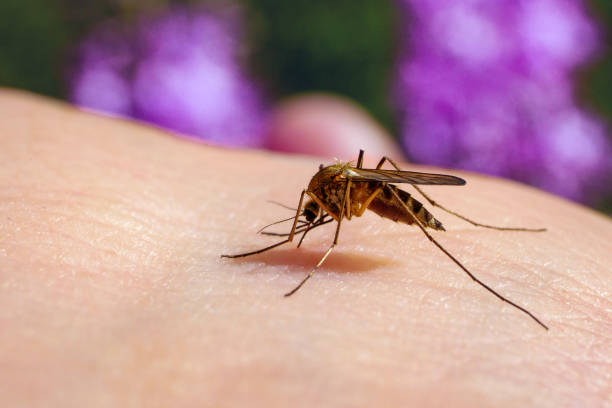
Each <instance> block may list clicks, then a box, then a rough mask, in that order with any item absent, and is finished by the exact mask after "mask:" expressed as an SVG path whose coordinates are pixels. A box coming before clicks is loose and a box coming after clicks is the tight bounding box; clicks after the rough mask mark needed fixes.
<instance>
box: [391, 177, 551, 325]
mask: <svg viewBox="0 0 612 408" xmlns="http://www.w3.org/2000/svg"><path fill="white" fill-rule="evenodd" d="M390 191H391V193H393V195H394V196H395V199H396V200H398V201H399V202H400V203H401V205H402V206H403V207H404V210H406V211H407V212H408V213H409V214H410V215H411V216H412V218H414V221H415V223H416V225H417V226H418V227H419V228H420V229H421V231H423V234H425V236H426V237H427V238H428V239H429V240H430V241H431V242H432V243H433V244H434V245H435V246H437V247H438V249H440V251H442V252H444V254H445V255H446V256H448V257H449V258H450V259H451V260H452V261H453V262H454V263H455V264H456V265H457V266H459V268H461V269H462V270H463V272H465V273H466V274H467V275H468V276H469V277H470V278H472V280H473V281H474V282H476V283H477V284H479V285H480V286H482V287H483V288H485V289H486V290H487V291H489V292H490V293H492V294H493V295H495V296H496V297H497V298H498V299H500V300H501V301H502V302H505V303H508V304H509V305H511V306H514V307H515V308H516V309H518V310H520V311H521V312H523V313H525V314H526V315H528V316H529V317H531V318H532V319H533V320H534V321H535V322H536V323H538V324H539V325H540V326H542V327H543V328H545V329H546V330H548V326H546V325H545V324H544V323H542V321H541V320H540V319H538V318H537V317H536V316H535V315H534V314H533V313H531V312H530V311H529V310H527V309H525V308H524V307H522V306H519V305H518V304H516V303H514V302H513V301H511V300H510V299H508V298H506V297H504V296H502V295H501V294H499V293H497V292H496V291H495V290H494V289H493V288H491V287H490V286H489V285H487V284H486V283H484V282H483V281H481V280H480V279H478V278H477V277H476V276H475V275H474V274H473V273H472V272H470V271H469V270H468V269H467V268H466V267H465V266H463V264H462V263H461V262H459V260H458V259H457V258H455V257H454V256H453V255H452V254H451V253H450V252H448V251H447V250H446V249H445V248H444V247H443V246H442V245H441V244H440V243H438V241H436V239H435V238H434V237H433V236H431V234H430V233H429V232H427V230H426V229H425V226H423V224H422V223H421V221H420V220H419V219H418V218H417V217H416V215H415V214H414V212H413V211H412V210H411V209H410V208H409V207H408V206H407V205H406V203H404V202H403V201H402V199H401V198H400V196H399V195H398V194H397V192H395V190H393V189H390Z"/></svg>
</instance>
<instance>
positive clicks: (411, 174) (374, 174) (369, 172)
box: [344, 167, 465, 186]
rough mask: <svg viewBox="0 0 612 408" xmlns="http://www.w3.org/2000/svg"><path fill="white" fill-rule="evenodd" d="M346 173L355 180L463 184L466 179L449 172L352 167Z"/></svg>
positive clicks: (447, 184)
mask: <svg viewBox="0 0 612 408" xmlns="http://www.w3.org/2000/svg"><path fill="white" fill-rule="evenodd" d="M344 175H345V176H347V177H350V178H351V180H353V181H370V180H376V181H382V182H385V183H408V184H438V185H446V186H462V185H464V184H465V180H464V179H462V178H459V177H455V176H450V175H448V174H435V173H419V172H417V171H402V170H378V169H357V168H355V167H350V168H348V169H346V170H345V171H344Z"/></svg>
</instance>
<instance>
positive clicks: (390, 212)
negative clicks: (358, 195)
mask: <svg viewBox="0 0 612 408" xmlns="http://www.w3.org/2000/svg"><path fill="white" fill-rule="evenodd" d="M391 189H393V190H395V192H396V193H397V195H398V196H399V197H400V198H401V199H402V201H403V202H404V203H405V204H406V206H408V208H410V210H411V211H412V213H413V214H415V215H416V217H417V218H418V220H419V221H421V223H422V224H423V225H424V226H425V227H429V228H432V229H435V230H442V231H444V227H443V226H442V223H441V222H440V221H438V220H436V219H435V218H434V216H433V215H432V214H431V213H430V212H429V211H427V210H426V209H425V207H424V206H423V204H422V203H421V202H420V201H418V200H417V199H415V198H413V197H412V196H411V195H410V193H407V192H406V191H404V190H401V189H399V188H397V187H395V186H393V185H386V186H385V187H384V188H383V190H382V191H381V192H380V193H379V194H378V196H376V198H375V199H374V200H372V202H371V203H370V205H369V206H368V210H372V211H374V212H375V213H376V214H378V215H379V216H381V217H383V218H388V219H390V220H393V221H395V222H402V223H404V224H414V218H413V217H412V215H410V213H408V212H407V211H406V209H405V208H404V206H403V205H402V204H401V203H398V202H397V198H395V196H394V195H393V193H392V192H391Z"/></svg>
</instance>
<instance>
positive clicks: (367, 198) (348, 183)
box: [221, 150, 548, 330]
mask: <svg viewBox="0 0 612 408" xmlns="http://www.w3.org/2000/svg"><path fill="white" fill-rule="evenodd" d="M363 154H364V152H363V150H360V151H359V157H358V159H357V163H356V165H355V166H353V165H352V164H351V163H350V162H348V163H340V162H339V163H336V164H332V165H330V166H326V167H324V166H323V165H321V166H320V167H319V171H318V172H317V173H316V174H315V175H314V176H313V177H312V179H311V180H310V183H309V184H308V188H307V189H304V190H302V193H301V194H300V200H299V203H298V206H297V208H296V209H293V208H291V207H287V206H285V205H283V204H280V203H276V202H273V203H275V204H278V205H281V206H283V207H285V208H288V209H291V210H294V211H295V215H294V216H293V217H290V218H288V219H285V220H281V221H279V222H275V223H272V224H269V225H267V226H265V227H264V228H262V229H261V230H259V232H260V233H262V234H265V235H272V236H280V237H286V239H284V240H283V241H280V242H277V243H275V244H273V245H270V246H268V247H265V248H261V249H258V250H255V251H251V252H246V253H242V254H235V255H221V256H222V257H224V258H240V257H245V256H250V255H255V254H260V253H262V252H265V251H268V250H270V249H273V248H276V247H278V246H281V245H284V244H286V243H288V242H292V241H293V239H294V238H295V236H296V235H299V234H301V237H300V240H299V241H298V247H299V246H300V245H301V244H302V241H303V240H304V238H305V236H306V234H307V233H308V232H309V231H312V230H313V229H314V228H318V227H320V226H321V225H325V224H328V223H330V222H332V221H336V222H337V225H336V232H335V234H334V240H333V242H332V244H331V245H330V247H329V248H328V249H327V251H325V253H324V254H323V256H322V257H321V260H320V261H319V262H318V263H317V264H316V265H315V266H314V267H313V268H312V270H311V271H310V273H309V274H308V275H306V277H305V278H304V279H303V280H302V281H301V282H300V283H299V284H298V285H297V286H296V287H295V288H293V289H292V290H291V291H289V292H287V293H286V294H285V296H286V297H288V296H291V295H293V294H294V293H295V292H297V291H298V290H299V289H300V288H301V287H302V286H303V285H304V284H305V283H306V281H308V279H310V278H311V277H312V276H313V274H314V273H315V271H316V270H317V269H318V268H319V267H320V266H321V265H322V264H323V262H325V260H326V259H327V257H328V256H329V255H330V254H331V252H332V250H333V249H334V247H335V246H336V245H337V244H338V236H339V234H340V226H341V225H342V221H343V220H345V219H346V220H351V218H352V217H353V216H355V217H360V216H361V215H363V213H364V212H365V210H371V211H373V212H375V213H376V214H378V215H380V216H381V217H384V218H388V219H391V220H393V221H396V222H401V223H405V224H408V225H412V224H416V226H417V227H418V228H419V229H420V230H421V231H422V232H423V233H424V234H425V236H426V237H427V238H428V239H429V240H430V241H431V242H432V243H433V244H434V245H435V246H436V247H438V249H440V251H442V252H443V253H444V254H445V255H446V256H447V257H448V258H450V259H451V260H452V261H453V262H454V263H455V264H456V265H457V266H459V268H461V270H463V271H464V272H465V273H466V274H467V275H468V276H469V277H470V278H471V279H472V280H474V281H475V282H476V283H478V284H479V285H480V286H482V287H483V288H484V289H486V290H487V291H489V292H490V293H492V294H493V295H495V296H496V297H497V298H498V299H500V300H501V301H503V302H505V303H507V304H509V305H511V306H513V307H514V308H516V309H518V310H520V311H521V312H523V313H525V314H526V315H528V316H529V317H531V318H532V319H533V320H534V321H535V322H537V323H538V324H539V325H540V326H542V327H543V328H545V329H546V330H548V326H546V325H545V324H544V323H543V322H542V321H541V320H540V319H538V318H537V317H536V316H535V315H534V314H533V313H531V312H530V311H529V310H527V309H526V308H524V307H522V306H520V305H518V304H517V303H515V302H513V301H511V300H510V299H508V298H506V297H505V296H503V295H501V294H500V293H498V292H497V291H495V290H494V289H493V288H491V287H490V286H488V285H487V284H486V283H484V282H483V281H481V280H480V279H479V278H477V277H476V276H475V275H474V274H473V273H472V272H470V271H469V270H468V269H467V268H466V267H465V266H464V265H463V264H462V263H461V262H460V261H459V260H458V259H457V258H456V257H455V256H453V255H452V254H451V253H450V252H448V251H447V250H446V249H445V248H444V247H443V246H442V245H441V244H440V243H439V242H438V241H437V240H436V239H435V238H434V237H433V236H432V235H431V234H430V233H429V232H428V231H427V229H428V228H429V229H433V230H440V231H445V229H444V227H443V226H442V223H441V222H440V221H438V220H437V219H436V218H434V216H433V215H432V214H431V213H430V212H429V211H428V210H427V209H425V207H424V206H423V204H422V203H421V202H419V201H417V200H416V199H415V198H413V197H412V195H410V194H409V193H408V192H406V191H404V190H401V189H399V188H398V187H396V186H395V185H394V184H411V185H412V186H413V187H414V188H415V189H416V190H417V191H418V192H419V193H420V194H421V195H422V196H423V197H424V198H425V200H426V201H427V202H428V203H429V204H431V205H432V206H434V207H437V208H440V209H441V210H443V211H445V212H447V213H449V214H452V215H454V216H456V217H458V218H461V219H462V220H464V221H467V222H469V223H470V224H472V225H474V226H478V227H483V228H489V229H495V230H500V231H529V232H542V231H546V229H544V228H518V227H496V226H492V225H487V224H482V223H479V222H476V221H473V220H471V219H469V218H467V217H464V216H463V215H460V214H458V213H456V212H454V211H451V210H449V209H447V208H446V207H444V206H442V205H440V204H439V203H437V202H436V201H434V200H432V199H431V198H430V197H429V196H428V195H427V194H425V193H424V192H423V191H422V190H421V189H420V188H419V187H418V185H452V186H461V185H464V184H465V180H463V179H461V178H459V177H456V176H451V175H447V174H435V173H421V172H415V171H405V170H401V169H400V168H399V166H398V165H397V164H395V162H394V161H393V160H392V159H390V158H389V157H386V156H384V157H383V158H382V159H381V160H380V161H379V162H378V165H377V166H376V168H374V169H364V168H363ZM385 162H389V163H390V164H391V165H392V166H393V167H394V168H395V169H394V170H385V169H382V166H383V164H384V163H385ZM306 196H308V200H307V201H306V202H304V197H306ZM302 218H303V219H302ZM289 220H293V225H292V227H291V230H290V232H289V233H274V232H266V231H265V229H266V228H268V227H269V226H271V225H275V224H278V223H280V222H284V221H289Z"/></svg>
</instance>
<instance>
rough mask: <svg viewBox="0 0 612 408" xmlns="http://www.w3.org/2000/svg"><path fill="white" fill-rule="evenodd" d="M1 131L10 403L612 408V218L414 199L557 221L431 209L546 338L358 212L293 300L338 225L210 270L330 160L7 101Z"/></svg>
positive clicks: (492, 185)
mask: <svg viewBox="0 0 612 408" xmlns="http://www.w3.org/2000/svg"><path fill="white" fill-rule="evenodd" d="M0 140H1V144H0V146H1V149H0V160H1V163H2V166H0V185H1V186H2V188H1V189H0V219H1V222H0V367H1V369H0V401H3V403H2V405H3V406H30V407H32V406H62V407H67V406H88V407H99V406H100V407H101V406H143V405H144V406H194V407H196V406H197V407H202V406H210V407H224V406H261V407H271V406H289V405H292V406H304V407H313V406H471V407H473V406H539V407H543V406H544V407H546V406H550V407H563V406H585V407H586V406H592V407H595V406H605V405H606V404H612V400H611V399H610V398H611V397H610V396H611V395H612V377H611V375H612V302H611V301H610V293H611V291H612V274H611V265H612V262H611V259H610V258H611V257H612V243H611V241H612V239H611V238H612V222H610V220H609V219H608V218H606V217H605V216H603V215H601V214H598V213H596V212H594V211H592V210H589V209H587V208H585V207H582V206H579V205H577V204H573V203H570V202H567V201H565V200H562V199H560V198H557V197H554V196H552V195H549V194H547V193H544V192H541V191H538V190H536V189H533V188H529V187H526V186H523V185H520V184H517V183H513V182H509V181H503V180H499V179H495V178H489V177H483V176H479V175H475V174H470V173H465V172H458V171H453V172H452V173H453V174H456V175H458V176H460V177H463V178H465V179H466V180H467V185H466V186H463V187H429V188H427V189H426V192H427V193H429V194H430V195H431V196H432V197H433V198H434V199H436V200H437V201H439V202H441V203H443V204H445V205H446V206H448V207H451V208H452V209H454V210H456V211H458V212H460V213H463V214H464V215H466V216H469V217H472V218H474V219H477V220H478V221H482V222H486V223H491V224H497V225H505V226H528V227H546V228H548V231H547V232H542V233H527V232H501V231H494V230H487V229H483V228H476V227H474V226H472V225H469V224H467V223H465V222H463V221H461V220H459V219H457V218H455V217H453V216H451V215H448V214H445V213H443V212H441V211H439V210H437V209H435V208H434V209H431V208H430V210H431V211H432V212H433V213H434V214H435V215H436V217H437V218H438V219H439V220H440V221H442V223H443V224H444V225H445V227H446V229H447V231H446V232H436V231H434V232H433V235H434V237H435V238H436V239H438V240H439V242H440V243H441V244H442V245H443V246H444V247H445V248H446V249H447V250H448V251H450V252H451V253H452V254H454V255H455V256H456V257H457V258H458V259H460V260H461V261H462V262H463V263H464V264H465V266H466V267H467V268H469V269H470V270H471V271H472V272H473V273H475V274H476V275H477V276H479V277H480V278H481V279H482V280H484V281H485V282H487V283H488V284H490V285H491V286H492V287H493V288H495V290H497V291H498V292H500V293H502V294H503V295H505V296H507V297H508V298H510V299H511V300H513V301H515V302H517V303H518V304H520V305H522V306H524V307H526V308H528V309H529V310H530V311H531V312H533V313H534V314H535V315H537V316H538V317H539V318H541V319H542V321H544V322H545V323H546V324H547V325H549V327H550V330H549V331H546V330H544V329H543V328H542V327H540V326H538V325H537V324H536V323H535V322H534V321H533V320H531V319H530V318H529V317H528V316H526V315H525V314H523V313H521V312H520V311H518V310H516V309H515V308H513V307H511V306H509V305H507V304H504V303H502V302H501V301H499V300H498V299H497V298H495V297H494V296H493V295H491V294H490V293H488V292H486V291H485V290H484V289H483V288H481V287H479V286H478V285H477V284H475V283H474V282H473V281H472V280H470V279H469V278H468V277H467V276H466V275H465V274H464V272H462V271H461V270H460V269H459V268H458V267H457V266H456V265H455V264H453V263H452V262H451V261H450V260H449V259H448V258H447V257H446V256H445V255H444V254H443V253H441V252H440V251H439V250H438V249H437V248H436V247H435V246H433V245H432V244H431V243H430V242H429V241H428V240H427V239H426V238H425V237H424V236H423V234H422V232H421V231H420V230H418V229H417V228H415V227H409V226H406V225H402V224H395V223H393V222H391V221H389V220H384V219H381V218H379V217H378V216H376V215H375V214H373V213H370V212H367V213H366V214H365V215H364V216H363V217H361V218H353V219H352V220H351V221H350V222H345V223H343V224H342V230H341V233H340V240H339V245H338V247H337V248H336V249H335V250H334V252H333V253H332V254H331V256H330V257H329V259H328V260H327V262H326V263H325V264H324V265H323V267H321V269H320V270H319V271H317V272H316V274H315V275H314V277H313V278H312V279H311V280H310V281H309V282H308V283H307V284H306V285H305V286H304V287H303V288H302V289H301V290H300V291H298V292H297V293H296V294H295V295H293V296H292V297H289V298H284V297H283V296H282V295H283V294H284V293H285V292H287V291H288V290H290V289H292V288H293V287H294V286H295V285H296V284H297V283H298V282H299V281H300V280H301V279H302V278H303V277H304V276H305V275H306V274H307V273H308V272H309V271H310V269H311V267H312V266H313V265H314V264H316V262H317V261H318V260H319V258H320V256H321V255H322V254H323V252H324V251H325V250H326V249H327V247H328V246H329V244H330V243H331V240H332V239H333V232H334V227H333V225H332V224H330V225H327V226H324V227H321V228H319V229H318V230H316V231H313V232H312V233H311V234H309V235H308V236H307V238H306V239H305V241H304V244H303V245H302V247H300V248H299V249H296V248H295V244H287V245H285V246H283V247H280V248H276V249H274V250H271V251H269V252H267V253H264V254H261V255H257V256H253V257H247V258H242V259H222V258H220V255H221V254H228V253H230V254H231V253H239V252H244V251H249V250H253V249H257V248H261V247H263V246H265V245H269V244H270V243H273V242H275V239H274V238H273V237H265V236H262V235H258V234H256V231H257V230H258V229H259V228H260V227H262V226H263V225H265V224H268V223H270V222H273V221H276V220H279V219H281V218H286V217H289V216H291V211H290V210H287V209H284V208H282V207H279V206H275V205H274V204H270V203H268V202H267V200H271V199H273V200H276V201H279V202H282V203H285V204H288V205H291V206H295V205H297V200H298V198H299V193H300V192H301V190H302V189H303V188H305V187H306V186H307V184H308V181H309V179H310V177H311V176H312V175H313V174H314V172H315V171H316V169H317V166H318V165H319V163H320V162H321V160H318V159H315V158H310V157H299V156H286V155H281V154H274V153H269V152H264V151H252V150H232V149H224V148H218V147H211V146H207V145H205V144H201V143H195V142H192V141H188V140H184V139H181V138H178V137H174V136H171V135H169V134H167V133H165V132H162V131H160V130H157V129H153V128H150V127H146V126H143V125H140V124H136V123H131V122H128V121H124V120H118V119H113V118H108V117H101V116H96V115H93V114H90V113H86V112H81V111H78V110H76V109H74V108H72V107H70V106H68V105H64V104H62V103H59V102H56V101H52V100H48V99H46V98H41V97H37V96H33V95H29V94H24V93H19V92H15V91H8V90H4V91H2V92H0ZM356 154H357V152H355V155H356ZM366 155H368V152H367V151H366ZM349 159H354V157H352V158H349ZM377 159H378V158H377V157H376V158H374V157H368V160H369V163H371V162H376V160H377ZM406 168H408V169H417V168H416V167H412V166H407V167H406ZM419 169H420V170H424V171H437V172H443V171H444V170H440V169H432V168H423V167H421V168H419ZM406 188H407V189H408V191H410V187H409V186H406ZM428 207H430V206H428ZM288 228H289V225H288V224H287V223H285V224H281V225H279V226H278V228H277V230H278V231H286V230H287V229H288Z"/></svg>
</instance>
